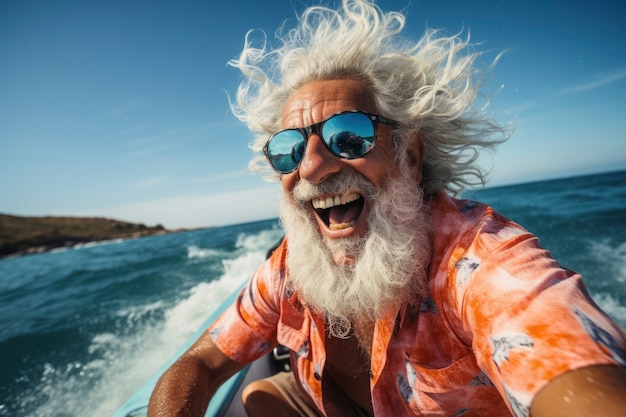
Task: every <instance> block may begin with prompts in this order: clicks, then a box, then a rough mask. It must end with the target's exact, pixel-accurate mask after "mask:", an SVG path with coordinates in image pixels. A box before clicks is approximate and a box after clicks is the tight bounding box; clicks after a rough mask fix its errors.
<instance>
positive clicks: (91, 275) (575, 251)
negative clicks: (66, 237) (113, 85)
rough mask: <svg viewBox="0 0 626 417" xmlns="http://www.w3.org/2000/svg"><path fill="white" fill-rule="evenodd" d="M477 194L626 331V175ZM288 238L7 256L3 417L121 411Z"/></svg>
mask: <svg viewBox="0 0 626 417" xmlns="http://www.w3.org/2000/svg"><path fill="white" fill-rule="evenodd" d="M466 196H468V197H471V198H475V199H480V200H482V201H485V202H487V203H489V204H491V205H493V206H494V207H495V208H496V209H497V210H498V211H500V212H501V213H503V214H504V215H506V216H508V217H510V218H512V219H514V220H516V221H517V222H519V223H520V224H522V225H524V226H525V227H526V228H528V229H529V230H530V231H532V232H533V233H535V234H537V235H538V236H539V237H540V239H541V241H542V243H543V245H544V247H546V248H547V249H549V250H550V251H552V253H553V254H554V256H555V257H556V258H557V259H558V260H559V261H560V262H561V263H562V264H563V265H564V266H566V267H568V268H570V269H574V270H576V271H578V272H581V273H582V274H583V275H584V277H585V281H586V283H587V286H588V287H589V289H590V291H591V293H592V295H593V297H594V299H595V300H596V301H597V302H598V303H599V304H600V305H601V306H602V307H603V308H604V309H605V311H606V312H607V313H608V314H609V315H611V316H612V317H613V318H614V319H616V320H617V321H618V322H619V323H620V324H621V325H622V326H625V327H626V171H625V172H620V173H610V174H603V175H593V176H585V177H578V178H570V179H563V180H555V181H546V182H537V183H532V184H522V185H514V186H507V187H498V188H491V189H485V190H481V191H476V192H472V193H468V194H466ZM280 236H282V230H281V229H280V227H279V226H278V222H277V221H276V220H267V221H260V222H255V223H247V224H241V225H234V226H227V227H220V228H210V229H203V230H196V231H191V232H184V233H178V234H172V235H165V236H154V237H149V238H143V239H136V240H120V241H112V242H107V243H101V244H90V245H85V246H83V247H80V248H75V249H69V250H68V249H64V250H59V251H55V252H50V253H44V254H39V255H31V256H25V257H21V258H14V259H5V260H2V261H0V358H1V359H2V365H0V366H1V369H2V371H1V373H0V416H12V417H25V416H29V417H30V416H35V417H38V416H46V417H61V416H63V417H65V416H67V417H79V416H81V417H83V416H93V417H108V416H110V415H111V414H113V412H114V411H115V410H116V409H117V408H118V407H119V406H120V405H121V404H122V403H123V402H124V401H125V400H126V399H127V398H128V397H129V396H130V395H131V394H132V393H133V392H134V391H135V390H136V389H137V388H138V387H139V386H141V385H142V384H143V383H144V382H145V381H146V380H147V379H148V378H150V377H151V376H152V374H153V373H154V372H156V370H157V369H158V368H160V366H161V365H162V364H163V363H164V362H165V361H166V360H167V359H169V357H170V356H171V355H172V354H173V353H174V352H176V350H177V349H178V347H179V346H180V345H181V344H183V343H184V341H185V340H186V339H187V338H188V337H189V336H190V335H191V334H192V333H193V332H194V331H195V330H196V328H197V327H198V326H200V324H202V322H204V320H205V319H206V318H207V317H208V316H209V315H210V313H211V312H212V311H213V309H214V308H215V307H217V305H218V304H219V303H220V301H221V300H223V299H224V298H225V297H226V296H227V295H228V294H230V293H231V292H232V291H233V290H234V289H235V288H236V287H238V286H239V285H240V284H241V283H242V282H243V281H244V280H245V279H246V278H248V277H249V275H250V274H251V273H252V272H253V271H254V270H255V268H256V267H257V266H258V265H259V264H260V263H261V262H262V261H263V259H264V258H265V252H266V250H267V249H268V248H269V247H270V246H271V245H272V244H274V243H275V242H276V241H277V240H278V239H279V238H280Z"/></svg>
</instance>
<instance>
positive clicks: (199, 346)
mask: <svg viewBox="0 0 626 417" xmlns="http://www.w3.org/2000/svg"><path fill="white" fill-rule="evenodd" d="M243 366H244V365H243V364H240V363H238V362H235V361H233V360H231V359H229V358H228V357H227V356H226V355H224V354H223V353H222V352H221V351H220V350H219V349H218V348H217V346H215V344H214V343H213V340H212V339H211V336H210V335H209V333H208V332H205V333H204V334H203V335H202V336H201V337H200V338H199V339H198V341H196V343H194V344H193V345H192V346H191V347H190V348H189V350H187V352H185V353H184V354H183V355H182V356H181V357H180V358H179V359H178V360H177V361H176V362H175V363H174V364H173V365H172V366H171V367H170V368H169V369H168V370H167V371H165V373H164V374H163V375H162V376H161V378H160V379H159V381H158V382H157V384H156V387H155V389H154V391H153V392H152V396H151V397H150V403H149V405H148V416H150V417H161V416H162V417H165V416H167V417H173V416H204V413H205V412H206V408H207V406H208V404H209V401H210V399H211V397H212V396H213V394H214V393H215V391H216V390H217V389H218V388H219V386H220V385H221V384H222V383H223V382H224V381H226V380H227V379H228V378H229V377H231V376H232V375H234V374H235V373H236V372H237V371H239V370H240V369H241V368H243Z"/></svg>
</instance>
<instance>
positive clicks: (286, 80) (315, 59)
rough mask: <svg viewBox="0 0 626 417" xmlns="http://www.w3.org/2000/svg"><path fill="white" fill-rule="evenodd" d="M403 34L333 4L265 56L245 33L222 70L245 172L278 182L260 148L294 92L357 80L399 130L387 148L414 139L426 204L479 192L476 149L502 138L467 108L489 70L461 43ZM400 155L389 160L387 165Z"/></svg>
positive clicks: (371, 10)
mask: <svg viewBox="0 0 626 417" xmlns="http://www.w3.org/2000/svg"><path fill="white" fill-rule="evenodd" d="M404 26H405V16H404V15H403V14H401V13H399V12H388V13H384V12H383V11H382V10H381V9H380V8H379V7H377V6H376V5H374V4H373V3H371V2H369V1H368V0H343V1H342V6H341V8H340V9H339V10H332V9H329V8H327V7H322V6H313V7H310V8H308V9H306V10H305V11H304V12H303V13H302V15H301V16H300V18H299V20H298V26H297V27H295V28H293V29H290V30H284V28H283V30H282V31H279V32H277V35H276V37H277V40H278V41H279V47H277V48H275V49H270V48H269V47H268V45H267V42H266V40H264V42H263V44H262V46H261V47H259V48H256V47H253V46H252V40H251V33H252V32H249V33H248V35H247V36H246V42H245V46H244V49H243V51H242V53H241V55H240V57H239V59H237V60H233V61H231V62H230V65H232V66H234V67H236V68H238V69H239V70H241V72H242V73H243V75H244V81H243V82H242V83H241V84H240V85H239V88H238V90H237V96H236V101H235V102H234V103H231V108H232V110H233V113H234V114H235V115H236V116H237V117H238V118H239V119H240V120H242V121H243V122H244V123H246V124H247V126H248V127H249V129H250V130H251V131H252V132H254V133H255V135H256V138H255V140H254V142H253V143H252V144H251V148H252V150H253V152H254V156H253V159H252V160H251V162H250V165H249V168H250V169H251V170H252V171H256V172H257V173H259V174H261V175H262V176H264V177H266V178H268V179H272V178H274V179H276V178H278V174H276V173H275V172H274V171H272V170H271V168H270V167H269V165H268V164H267V162H266V161H265V158H264V156H263V153H262V149H263V146H264V144H265V142H266V141H267V139H268V137H269V136H270V135H271V134H273V133H275V132H276V131H277V130H279V121H280V115H281V113H282V111H283V107H284V105H285V102H286V101H287V99H288V98H289V97H290V96H291V94H292V93H293V92H294V91H295V90H296V89H297V88H299V87H300V86H302V85H303V84H305V83H307V82H311V81H315V80H325V79H338V78H339V79H341V78H357V79H361V80H363V81H364V82H365V83H366V85H367V86H370V88H371V91H372V93H373V96H374V99H375V101H376V104H377V107H378V111H379V112H380V113H381V115H383V116H386V117H388V118H391V119H393V120H396V121H397V122H399V124H400V128H399V129H398V130H397V134H396V135H394V140H395V141H396V142H395V144H396V148H397V149H399V150H403V149H406V148H407V146H408V142H409V141H410V140H415V138H416V137H417V136H418V135H416V134H415V133H416V132H419V136H420V137H421V138H422V139H423V140H424V165H423V174H424V178H423V181H422V187H423V189H424V193H425V195H426V196H429V195H432V194H434V193H435V192H436V191H438V190H440V189H445V190H448V191H450V192H453V193H456V192H459V191H462V190H463V189H464V188H466V187H467V186H474V185H484V183H485V181H486V180H485V173H484V172H483V170H482V169H481V168H480V167H479V166H478V165H477V164H476V160H477V157H478V153H479V149H481V148H487V149H492V148H494V147H495V145H497V144H499V143H501V142H503V141H504V140H506V138H507V136H508V133H507V131H506V130H505V129H504V128H503V127H502V126H500V125H498V124H497V123H496V122H494V121H493V120H492V119H491V118H490V117H488V116H487V114H486V105H485V106H478V105H477V99H478V98H479V96H482V97H484V98H485V99H487V101H488V97H487V96H483V95H482V89H483V87H484V86H485V85H486V82H485V80H486V79H487V78H488V77H486V75H487V74H488V72H489V71H481V70H479V69H477V68H476V67H475V65H474V64H475V61H476V59H477V57H479V56H480V54H479V53H478V52H476V51H473V50H472V45H471V44H470V43H469V36H468V37H467V39H465V40H463V39H461V38H460V37H459V35H454V36H444V35H443V34H442V32H440V31H435V30H428V31H426V33H425V34H424V36H423V37H422V38H421V39H420V40H419V41H417V42H414V41H409V40H407V39H405V38H402V37H401V36H400V33H401V32H402V30H403V28H404ZM495 61H497V58H496V60H495ZM495 61H494V64H495ZM491 68H492V67H491V66H490V67H489V68H488V70H491ZM403 157H404V155H399V154H398V151H397V152H396V158H397V159H400V158H403Z"/></svg>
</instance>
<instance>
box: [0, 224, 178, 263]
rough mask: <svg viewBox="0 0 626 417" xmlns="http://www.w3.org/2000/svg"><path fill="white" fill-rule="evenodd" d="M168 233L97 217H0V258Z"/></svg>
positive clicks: (153, 227) (155, 227)
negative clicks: (89, 243)
mask: <svg viewBox="0 0 626 417" xmlns="http://www.w3.org/2000/svg"><path fill="white" fill-rule="evenodd" d="M169 232H170V231H168V230H166V229H165V228H164V227H163V226H161V225H157V226H152V227H148V226H146V225H143V224H136V223H128V222H123V221H119V220H112V219H106V218H101V217H50V216H46V217H22V216H11V215H7V214H0V258H2V257H7V256H11V255H25V254H31V253H39V252H45V251H47V250H50V249H54V248H59V247H70V246H74V245H76V244H79V243H87V242H98V241H103V240H111V239H120V238H136V237H142V236H149V235H154V234H165V233H169Z"/></svg>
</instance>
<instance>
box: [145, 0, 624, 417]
mask: <svg viewBox="0 0 626 417" xmlns="http://www.w3.org/2000/svg"><path fill="white" fill-rule="evenodd" d="M403 25H404V18H403V16H402V15H400V14H397V13H388V14H384V13H383V12H382V11H380V10H379V9H378V8H376V7H375V6H374V5H372V4H370V3H368V2H367V1H366V0H344V1H343V5H342V8H341V9H340V10H339V11H336V12H335V11H332V10H329V9H325V8H320V7H314V8H310V9H308V10H307V11H306V12H305V13H304V14H303V16H302V18H301V19H300V21H299V27H298V28H297V29H296V30H294V31H291V32H289V33H288V34H287V36H286V38H285V39H284V43H283V45H282V47H281V48H279V49H278V50H276V51H269V52H267V51H264V50H257V49H254V48H252V47H251V46H250V45H247V46H246V48H245V49H244V52H243V53H242V55H241V57H240V59H239V60H238V61H236V62H233V63H232V64H233V65H234V66H236V67H238V68H240V69H241V70H242V72H243V73H244V75H246V76H247V81H245V82H244V83H243V84H242V86H240V89H239V94H238V96H237V98H238V101H237V108H235V112H236V114H237V115H238V116H239V117H240V118H241V119H242V120H243V121H245V122H246V123H247V124H248V126H249V127H250V128H251V129H252V130H253V131H256V132H258V133H259V134H258V140H257V142H256V143H255V144H254V145H253V148H254V149H255V150H256V151H257V152H258V154H259V157H258V158H256V159H255V160H253V162H252V166H253V167H254V168H258V169H259V170H261V171H262V170H263V168H262V164H263V163H265V161H267V162H269V166H270V167H271V168H272V170H273V171H274V175H277V176H278V178H279V179H280V181H281V184H282V188H283V191H284V196H283V200H282V202H281V208H280V214H281V219H282V222H283V224H284V228H285V231H286V239H285V241H284V242H283V243H282V244H281V245H280V247H278V248H277V249H276V250H275V251H274V253H273V255H272V256H271V257H270V259H269V260H268V261H267V262H266V263H265V264H264V265H263V266H261V268H260V269H259V270H258V271H257V272H256V273H255V275H254V276H253V277H252V278H251V280H250V282H249V283H248V285H247V287H246V288H245V289H244V290H243V291H242V293H241V295H240V297H239V299H238V301H237V302H236V304H235V305H234V306H232V307H231V308H230V309H229V310H227V311H226V312H225V313H224V314H223V315H222V316H221V317H220V318H219V319H218V320H217V321H216V322H215V323H214V324H213V325H212V326H211V328H210V329H209V331H208V332H207V333H206V334H204V335H203V336H202V337H201V338H200V339H199V340H198V341H197V342H196V343H195V344H194V345H193V346H192V347H191V348H190V349H189V351H188V352H186V353H185V354H184V355H183V356H182V357H181V358H180V359H179V360H178V361H177V362H176V363H175V364H174V365H173V366H172V367H171V368H170V370H168V371H167V372H166V373H165V374H164V375H163V377H162V378H161V380H160V381H159V383H158V384H157V387H156V389H155V391H154V393H153V396H152V398H151V403H150V415H151V416H173V415H185V416H186V415H198V416H201V415H204V410H205V408H206V406H207V404H208V401H209V400H210V398H211V395H212V394H213V393H214V392H215V390H216V389H217V387H218V386H219V385H220V384H221V383H222V382H223V381H225V380H226V379H227V378H228V377H229V376H231V375H232V374H233V373H235V372H236V371H238V370H239V369H241V368H242V367H243V366H244V364H245V363H248V362H251V361H253V360H255V359H257V358H259V357H260V356H261V355H263V354H265V353H267V352H268V351H269V350H271V349H272V347H273V346H275V345H276V344H277V343H280V344H283V345H284V346H286V347H288V348H289V349H290V350H291V360H292V368H293V372H292V373H282V374H279V375H278V376H276V377H273V378H270V379H267V380H262V381H256V382H254V383H252V384H251V385H250V386H248V387H247V388H246V390H245V392H244V404H245V406H246V410H247V411H248V413H249V415H252V416H257V415H269V416H281V415H285V416H291V415H328V416H373V415H375V416H421V415H440V416H460V415H463V416H504V415H515V416H517V417H521V416H529V415H531V416H533V417H540V416H560V415H563V416H565V415H567V416H575V415H581V416H582V415H585V416H588V415H594V416H600V415H603V416H617V415H620V416H623V415H624V412H625V411H626V373H625V370H624V365H626V336H625V334H624V331H623V330H622V329H620V328H619V327H618V326H617V325H616V324H614V323H613V322H612V321H611V320H610V319H609V318H607V316H606V315H605V314H604V313H602V312H601V311H600V310H599V309H598V307H597V306H596V305H595V304H594V303H593V301H592V300H591V299H590V297H589V295H588V294H587V292H586V289H585V287H584V285H583V283H582V281H581V278H580V276H579V275H577V274H575V273H573V272H571V271H568V270H565V269H563V268H561V267H560V266H559V265H558V264H557V263H556V262H555V261H554V260H553V259H552V258H551V257H550V255H549V253H548V252H547V251H545V250H543V249H542V248H541V247H539V244H538V240H537V239H536V238H535V237H533V236H532V235H530V234H529V233H528V232H526V231H525V230H524V229H522V228H521V227H520V226H518V225H517V224H515V223H513V222H511V221H510V220H508V219H506V218H504V217H502V216H500V215H499V214H497V213H495V212H494V211H493V210H492V209H491V208H489V207H486V206H484V205H482V204H480V203H477V202H472V201H466V200H457V199H454V198H452V197H450V196H449V195H448V193H446V191H448V192H451V193H452V192H454V191H458V190H459V189H461V188H462V187H463V186H464V185H469V184H471V183H472V181H473V180H477V181H478V182H482V181H483V176H482V173H481V172H480V170H479V169H478V168H477V167H476V166H475V165H474V162H475V157H476V152H477V150H478V149H480V148H481V147H487V148H488V147H492V146H494V145H495V144H497V143H499V142H500V141H501V140H502V138H503V134H504V133H503V130H502V129H500V128H499V127H498V126H497V125H496V124H495V123H493V122H492V121H490V120H489V119H487V118H485V117H484V116H483V114H482V113H481V112H480V111H479V110H478V109H477V108H476V106H474V100H475V98H476V96H477V93H478V88H479V87H480V85H479V81H480V77H479V75H480V74H479V73H478V72H477V70H476V69H475V68H474V67H473V61H474V59H475V58H476V54H473V53H468V52H466V49H467V46H468V43H467V42H464V41H460V40H459V39H457V38H446V37H437V34H435V33H428V34H427V35H426V36H425V37H424V38H423V39H422V40H420V41H419V42H418V43H417V44H409V43H407V41H406V40H399V39H397V36H398V34H399V33H400V31H401V30H402V27H403ZM268 60H269V64H268V63H267V61H268ZM267 69H279V73H278V74H274V76H276V77H277V78H272V77H271V76H270V75H269V74H267V73H266V72H265V71H266V70H267ZM348 139H349V140H348ZM261 151H263V153H264V154H265V155H264V157H262V156H260V155H261ZM260 166H261V168H259V167H260ZM474 182H476V181H474Z"/></svg>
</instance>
